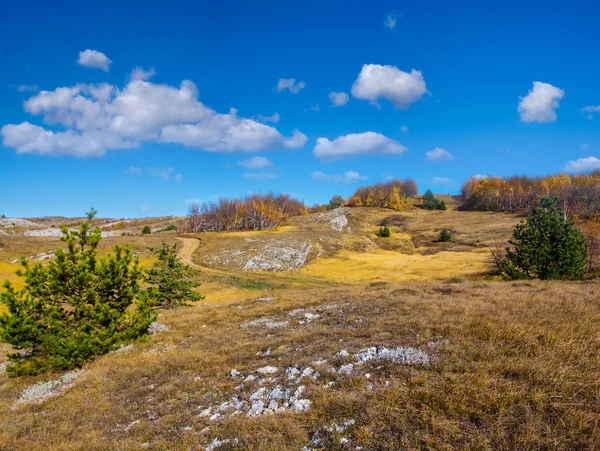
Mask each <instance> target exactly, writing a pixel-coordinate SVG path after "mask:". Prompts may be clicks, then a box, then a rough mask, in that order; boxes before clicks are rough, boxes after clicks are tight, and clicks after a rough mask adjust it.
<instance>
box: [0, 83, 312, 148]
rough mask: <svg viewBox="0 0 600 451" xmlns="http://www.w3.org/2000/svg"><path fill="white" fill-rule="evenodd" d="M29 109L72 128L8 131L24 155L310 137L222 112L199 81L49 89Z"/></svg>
mask: <svg viewBox="0 0 600 451" xmlns="http://www.w3.org/2000/svg"><path fill="white" fill-rule="evenodd" d="M24 109H25V111H26V112H28V113H30V114H33V115H36V116H41V117H42V119H43V122H44V123H47V124H51V125H55V126H56V125H60V126H62V127H63V128H64V130H62V131H61V130H56V128H54V127H53V129H52V130H49V129H45V128H43V127H40V126H38V125H33V124H31V123H29V122H23V123H21V124H10V125H5V126H4V127H2V129H0V135H1V136H2V139H3V144H4V145H5V146H7V147H12V148H14V149H15V150H16V152H17V153H34V154H42V155H74V156H79V157H89V156H102V155H104V154H105V153H106V151H107V150H116V149H128V148H134V147H137V146H139V145H140V143H142V142H145V141H151V142H162V143H175V144H182V145H184V146H186V147H190V148H198V149H203V150H206V151H213V152H236V151H242V152H243V151H263V150H274V149H282V148H296V147H302V146H304V144H305V143H306V141H307V137H306V136H305V135H304V134H302V133H300V132H299V131H295V132H294V133H293V134H292V136H290V137H284V136H283V135H282V134H281V133H279V131H277V129H275V128H274V127H271V126H268V125H265V124H262V123H259V122H257V121H254V120H252V119H246V118H241V117H238V115H237V112H236V110H235V109H231V110H230V111H229V112H228V113H224V114H223V113H217V112H216V111H214V110H212V109H210V108H208V107H206V106H205V105H203V104H202V103H201V102H200V101H199V100H198V90H197V88H196V85H194V83H192V82H191V81H188V80H184V81H183V82H182V83H181V85H180V86H179V87H175V86H170V85H162V84H154V83H151V82H148V81H145V80H141V79H132V80H131V81H129V83H128V84H127V85H126V86H125V87H124V88H122V89H120V88H118V87H117V86H113V85H110V84H106V83H101V84H77V85H75V86H72V87H61V88H57V89H55V90H54V91H42V92H40V93H38V94H36V95H34V96H33V97H31V98H30V99H29V100H27V101H26V102H25V103H24Z"/></svg>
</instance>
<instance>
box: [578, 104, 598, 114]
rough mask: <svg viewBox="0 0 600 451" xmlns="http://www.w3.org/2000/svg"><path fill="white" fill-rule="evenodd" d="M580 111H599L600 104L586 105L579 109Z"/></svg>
mask: <svg viewBox="0 0 600 451" xmlns="http://www.w3.org/2000/svg"><path fill="white" fill-rule="evenodd" d="M581 112H582V113H600V105H596V106H586V107H583V108H582V109H581Z"/></svg>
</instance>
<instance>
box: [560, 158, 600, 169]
mask: <svg viewBox="0 0 600 451" xmlns="http://www.w3.org/2000/svg"><path fill="white" fill-rule="evenodd" d="M563 170H564V171H565V172H571V173H582V172H592V171H595V170H600V159H598V158H596V157H587V158H579V159H578V160H571V161H568V162H567V164H566V165H565V167H564V169H563Z"/></svg>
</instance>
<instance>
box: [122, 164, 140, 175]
mask: <svg viewBox="0 0 600 451" xmlns="http://www.w3.org/2000/svg"><path fill="white" fill-rule="evenodd" d="M143 172H144V170H143V169H142V168H138V167H135V166H129V167H128V168H127V169H125V170H124V171H123V174H134V175H142V173H143Z"/></svg>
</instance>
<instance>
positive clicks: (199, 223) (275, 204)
mask: <svg viewBox="0 0 600 451" xmlns="http://www.w3.org/2000/svg"><path fill="white" fill-rule="evenodd" d="M309 212H310V211H309V209H308V208H307V207H306V205H305V204H304V202H301V201H299V200H296V199H293V198H292V197H291V196H290V195H288V194H252V195H249V196H246V197H244V198H235V199H228V198H224V197H223V198H221V199H219V200H218V201H216V202H207V203H203V204H202V205H198V204H197V203H194V204H192V205H190V207H189V212H188V221H189V227H190V230H191V231H192V232H231V231H239V230H268V229H272V228H275V227H278V226H280V225H283V224H285V223H286V222H287V221H288V218H289V217H290V216H297V215H303V214H308V213H309Z"/></svg>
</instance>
